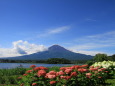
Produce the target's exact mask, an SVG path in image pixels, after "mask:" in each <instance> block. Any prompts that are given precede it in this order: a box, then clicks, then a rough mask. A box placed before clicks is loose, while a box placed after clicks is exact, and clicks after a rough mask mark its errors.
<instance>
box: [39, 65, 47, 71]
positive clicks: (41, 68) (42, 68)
mask: <svg viewBox="0 0 115 86" xmlns="http://www.w3.org/2000/svg"><path fill="white" fill-rule="evenodd" d="M39 68H40V70H47V69H48V68H46V67H43V66H40V67H39Z"/></svg>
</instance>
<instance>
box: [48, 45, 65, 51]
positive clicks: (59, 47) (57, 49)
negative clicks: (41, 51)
mask: <svg viewBox="0 0 115 86" xmlns="http://www.w3.org/2000/svg"><path fill="white" fill-rule="evenodd" d="M48 50H50V51H65V50H66V49H65V48H64V47H62V46H60V45H57V44H55V45H52V46H51V47H49V48H48Z"/></svg>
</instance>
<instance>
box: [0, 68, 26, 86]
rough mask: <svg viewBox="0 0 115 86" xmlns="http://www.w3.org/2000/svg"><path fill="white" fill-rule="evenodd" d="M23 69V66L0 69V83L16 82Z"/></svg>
mask: <svg viewBox="0 0 115 86" xmlns="http://www.w3.org/2000/svg"><path fill="white" fill-rule="evenodd" d="M25 71H26V69H25V68H15V69H0V84H17V82H18V79H17V78H18V77H19V76H20V75H21V74H24V72H25Z"/></svg>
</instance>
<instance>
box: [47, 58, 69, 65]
mask: <svg viewBox="0 0 115 86" xmlns="http://www.w3.org/2000/svg"><path fill="white" fill-rule="evenodd" d="M46 62H47V63H48V64H70V63H71V61H70V60H67V59H65V58H50V59H48V60H47V61H46Z"/></svg>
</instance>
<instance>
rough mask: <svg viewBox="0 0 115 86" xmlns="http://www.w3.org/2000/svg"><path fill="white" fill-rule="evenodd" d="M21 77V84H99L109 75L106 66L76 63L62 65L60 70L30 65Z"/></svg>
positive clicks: (76, 85)
mask: <svg viewBox="0 0 115 86" xmlns="http://www.w3.org/2000/svg"><path fill="white" fill-rule="evenodd" d="M30 67H31V69H30V70H28V71H26V73H25V74H23V75H22V76H21V77H18V78H19V79H20V81H19V84H20V86H99V85H101V84H105V80H106V79H107V77H108V72H109V71H107V69H106V68H102V67H94V66H91V67H88V65H74V66H71V67H61V68H60V70H59V71H55V70H51V71H49V69H48V68H46V67H36V66H35V65H32V66H30Z"/></svg>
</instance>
